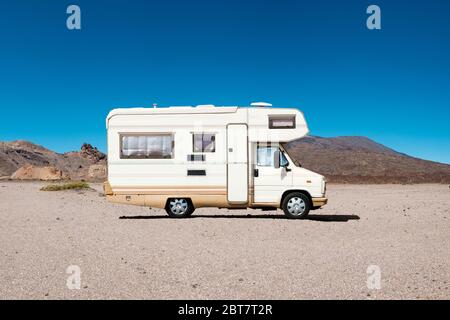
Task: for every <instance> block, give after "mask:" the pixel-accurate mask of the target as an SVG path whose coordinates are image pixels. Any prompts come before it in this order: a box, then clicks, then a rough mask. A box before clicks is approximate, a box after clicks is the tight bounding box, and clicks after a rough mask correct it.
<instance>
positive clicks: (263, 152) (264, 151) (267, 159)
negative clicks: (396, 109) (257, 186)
mask: <svg viewBox="0 0 450 320" xmlns="http://www.w3.org/2000/svg"><path fill="white" fill-rule="evenodd" d="M277 150H279V148H278V147H272V146H258V147H257V153H256V162H257V165H258V166H262V167H273V165H274V163H273V154H274V153H275V151H277ZM287 165H289V161H288V159H286V156H285V155H284V153H283V152H281V151H280V166H281V167H285V166H287Z"/></svg>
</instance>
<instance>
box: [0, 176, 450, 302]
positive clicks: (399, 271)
mask: <svg viewBox="0 0 450 320" xmlns="http://www.w3.org/2000/svg"><path fill="white" fill-rule="evenodd" d="M42 185H43V183H37V182H33V183H17V182H0V298H2V299H5V298H7V299H10V298H25V299H35V298H38V299H60V298H63V299H65V298H75V299H77V298H108V299H109V298H112V299H115V298H151V299H165V298H180V299H183V298H188V299H189V298H193V299H252V298H264V299H303V298H324V299H335V298H344V299H353V298H356V299H385V298H387V299H404V298H406V299H437V298H443V299H449V298H450V189H449V186H448V185H407V186H404V185H372V186H367V185H366V186H364V185H330V186H329V192H328V196H329V198H330V203H329V205H327V206H326V207H325V208H323V209H321V210H317V211H314V212H312V214H311V216H310V219H308V220H300V221H298V220H287V219H284V216H283V215H282V212H281V211H277V212H262V211H257V210H240V211H235V210H234V211H227V210H219V209H199V210H197V211H196V212H195V213H194V215H193V216H192V218H191V219H183V220H174V219H169V218H167V216H166V214H165V212H163V211H161V210H149V209H148V208H141V207H133V206H126V205H116V204H110V203H107V202H106V201H105V198H104V197H103V196H102V194H101V192H100V190H101V187H100V185H94V188H95V189H96V190H88V191H83V192H77V191H60V192H43V191H39V188H40V187H41V186H42ZM70 265H77V266H79V267H80V269H81V289H79V290H77V289H75V290H70V289H68V287H67V286H66V280H67V277H68V276H69V275H68V274H67V273H66V270H67V268H68V267H69V266H70ZM370 265H376V266H378V267H379V268H380V271H381V289H369V288H368V287H367V278H368V277H369V276H370V275H369V274H368V273H367V268H368V267H369V266H370Z"/></svg>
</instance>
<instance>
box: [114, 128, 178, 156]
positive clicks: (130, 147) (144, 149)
mask: <svg viewBox="0 0 450 320" xmlns="http://www.w3.org/2000/svg"><path fill="white" fill-rule="evenodd" d="M173 149H174V139H173V134H171V133H162V134H160V133H155V134H151V133H149V134H123V135H120V158H121V159H172V158H173Z"/></svg>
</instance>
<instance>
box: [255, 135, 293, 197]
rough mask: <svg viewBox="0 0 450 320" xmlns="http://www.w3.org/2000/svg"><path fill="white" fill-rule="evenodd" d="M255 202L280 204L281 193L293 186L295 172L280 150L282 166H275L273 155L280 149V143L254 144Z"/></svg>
mask: <svg viewBox="0 0 450 320" xmlns="http://www.w3.org/2000/svg"><path fill="white" fill-rule="evenodd" d="M253 148H254V150H253V152H252V153H253V155H254V159H253V163H254V166H253V167H254V170H253V188H254V189H253V194H254V198H253V202H254V203H257V204H266V205H269V204H270V205H279V202H280V200H281V195H282V193H283V192H284V190H286V189H287V187H290V186H292V181H293V180H292V179H293V174H292V171H291V169H289V167H288V164H289V162H288V160H287V159H286V157H285V156H284V154H283V153H282V152H280V168H275V167H274V163H273V157H274V153H275V151H277V150H279V147H278V144H262V143H258V144H254V146H253Z"/></svg>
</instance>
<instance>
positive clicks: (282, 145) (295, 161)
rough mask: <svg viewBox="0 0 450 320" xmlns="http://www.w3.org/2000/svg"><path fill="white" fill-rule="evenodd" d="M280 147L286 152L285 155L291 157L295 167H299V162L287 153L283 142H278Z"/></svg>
mask: <svg viewBox="0 0 450 320" xmlns="http://www.w3.org/2000/svg"><path fill="white" fill-rule="evenodd" d="M280 149H281V150H282V151H284V152H286V153H287V155H288V156H289V158H291V160H292V162H293V163H294V164H295V166H296V167H301V166H302V165H301V164H300V162H299V161H298V160H297V159H296V158H295V157H293V156H292V155H291V154H290V153H289V151H288V148H286V147H285V144H284V143H283V144H280Z"/></svg>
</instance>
